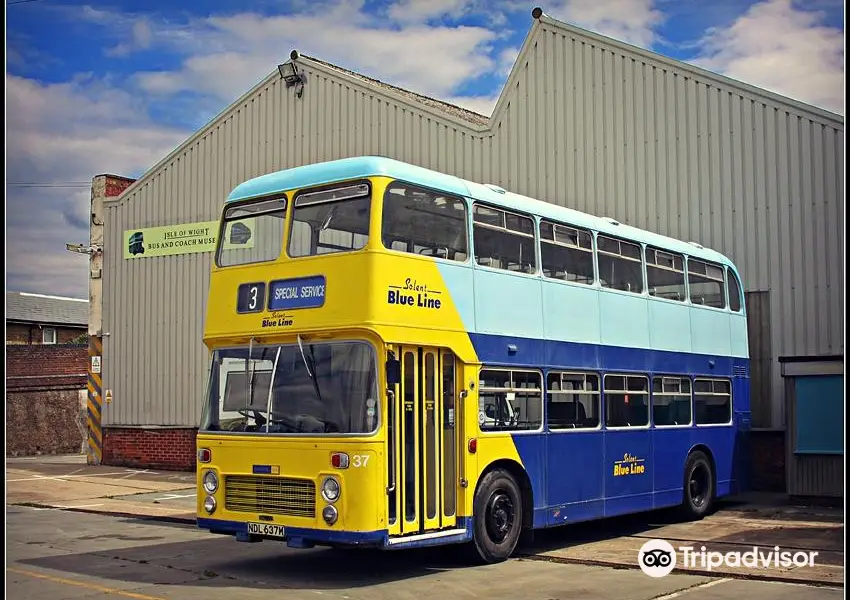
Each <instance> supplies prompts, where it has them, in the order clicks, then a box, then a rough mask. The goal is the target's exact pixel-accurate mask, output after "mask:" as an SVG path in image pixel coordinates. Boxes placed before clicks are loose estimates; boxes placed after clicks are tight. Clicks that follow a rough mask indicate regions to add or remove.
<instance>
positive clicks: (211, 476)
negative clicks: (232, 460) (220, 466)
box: [204, 471, 218, 494]
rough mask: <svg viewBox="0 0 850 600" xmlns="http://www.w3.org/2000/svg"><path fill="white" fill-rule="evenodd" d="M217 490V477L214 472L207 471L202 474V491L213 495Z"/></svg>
mask: <svg viewBox="0 0 850 600" xmlns="http://www.w3.org/2000/svg"><path fill="white" fill-rule="evenodd" d="M217 489H218V475H216V474H215V471H207V472H206V473H204V490H205V491H206V492H207V493H208V494H214V493H215V492H216V490H217Z"/></svg>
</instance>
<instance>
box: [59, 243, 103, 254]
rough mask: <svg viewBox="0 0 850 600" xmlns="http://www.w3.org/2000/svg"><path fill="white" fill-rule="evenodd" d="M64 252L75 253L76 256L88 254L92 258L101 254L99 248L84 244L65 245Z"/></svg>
mask: <svg viewBox="0 0 850 600" xmlns="http://www.w3.org/2000/svg"><path fill="white" fill-rule="evenodd" d="M65 250H67V251H68V252H76V253H77V254H88V255H89V256H93V255H95V254H98V253H100V252H101V248H100V247H99V246H86V245H85V244H65Z"/></svg>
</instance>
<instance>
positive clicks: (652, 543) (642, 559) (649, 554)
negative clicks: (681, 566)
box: [638, 540, 676, 577]
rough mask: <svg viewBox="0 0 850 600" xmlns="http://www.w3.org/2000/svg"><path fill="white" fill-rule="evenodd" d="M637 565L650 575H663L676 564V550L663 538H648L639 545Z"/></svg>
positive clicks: (668, 572) (667, 573)
mask: <svg viewBox="0 0 850 600" xmlns="http://www.w3.org/2000/svg"><path fill="white" fill-rule="evenodd" d="M638 565H639V566H640V570H641V571H643V572H644V573H646V574H647V575H649V576H650V577H664V576H665V575H669V574H670V572H671V571H672V570H673V568H674V567H675V566H676V550H675V549H674V548H673V546H671V545H670V543H669V542H665V541H664V540H649V541H648V542H646V543H645V544H644V545H643V546H641V547H640V551H639V552H638Z"/></svg>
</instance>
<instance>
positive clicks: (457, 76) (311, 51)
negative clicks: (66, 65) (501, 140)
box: [137, 0, 498, 101]
mask: <svg viewBox="0 0 850 600" xmlns="http://www.w3.org/2000/svg"><path fill="white" fill-rule="evenodd" d="M190 32H191V33H190ZM154 36H159V37H160V38H161V39H165V38H166V37H167V38H168V40H169V42H170V43H171V45H172V47H173V48H174V49H175V50H176V51H178V52H179V53H182V55H183V56H184V60H183V63H182V65H181V67H180V68H179V69H177V70H171V71H149V72H143V73H139V74H138V76H137V83H138V85H139V86H140V87H141V88H142V89H143V90H145V91H147V92H149V93H154V94H173V93H177V92H180V91H192V92H195V93H204V94H212V95H214V96H216V97H217V98H220V99H222V100H224V101H229V100H232V99H234V98H236V97H237V96H238V95H240V94H242V93H244V92H245V91H246V90H247V89H249V88H250V87H251V86H252V85H254V84H255V83H257V82H258V81H259V80H260V79H262V78H263V77H265V76H266V75H268V73H270V72H271V71H272V70H273V69H274V68H275V66H276V65H277V64H279V63H281V62H283V61H285V60H287V58H288V55H289V51H290V50H292V49H297V50H299V52H301V53H302V54H306V55H312V56H316V57H318V58H321V59H323V60H327V61H329V62H332V63H335V64H338V65H340V66H343V67H346V68H349V69H352V70H355V71H360V72H363V73H368V74H369V75H370V76H371V77H375V78H377V79H381V80H384V81H387V82H388V83H392V84H394V85H398V86H401V87H405V88H408V89H411V90H413V91H416V92H419V93H422V94H426V95H429V96H437V97H444V96H447V95H450V94H452V93H453V91H454V90H455V89H456V88H457V87H458V86H459V85H460V84H461V83H463V82H464V81H466V80H468V79H470V78H472V77H474V76H476V75H478V74H480V73H486V72H491V71H492V70H493V68H494V65H495V64H496V63H495V61H494V59H493V58H492V57H491V52H492V43H493V41H494V40H496V39H497V37H498V35H497V33H495V32H493V31H490V30H488V29H486V28H483V27H468V26H458V27H451V26H427V25H423V24H417V23H405V24H403V25H401V26H399V27H390V26H388V25H387V24H385V23H382V21H381V20H380V19H375V18H373V17H371V16H369V15H368V14H366V13H365V12H363V11H362V9H361V8H360V7H358V6H357V5H356V4H351V3H348V2H345V1H344V0H338V1H336V2H335V3H331V4H327V5H325V8H324V10H320V9H319V8H318V7H316V6H314V7H312V10H311V11H310V12H306V13H302V14H296V15H280V16H271V17H269V16H264V15H260V14H254V13H242V14H236V15H231V16H226V17H211V18H208V19H203V20H198V21H194V22H192V23H190V25H189V26H188V28H172V29H171V30H169V31H165V30H163V29H161V28H154Z"/></svg>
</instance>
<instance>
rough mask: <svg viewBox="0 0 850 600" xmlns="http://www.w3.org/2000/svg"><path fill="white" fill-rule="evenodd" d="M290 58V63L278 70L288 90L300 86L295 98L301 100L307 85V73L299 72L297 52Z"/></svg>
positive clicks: (284, 64) (278, 67) (290, 55)
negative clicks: (296, 61) (296, 62)
mask: <svg viewBox="0 0 850 600" xmlns="http://www.w3.org/2000/svg"><path fill="white" fill-rule="evenodd" d="M289 58H290V61H289V62H285V63H283V64H282V65H278V66H277V70H278V72H279V73H280V78H281V79H283V82H284V83H285V84H286V87H287V88H291V87H292V86H294V85H298V89H297V90H296V92H295V96H296V97H298V98H300V97H301V94H303V93H304V85H305V84H306V83H307V73H304V72H302V71H299V70H298V65H296V64H295V60H296V59H297V58H298V51H297V50H293V51H292V52H290V54H289Z"/></svg>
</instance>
